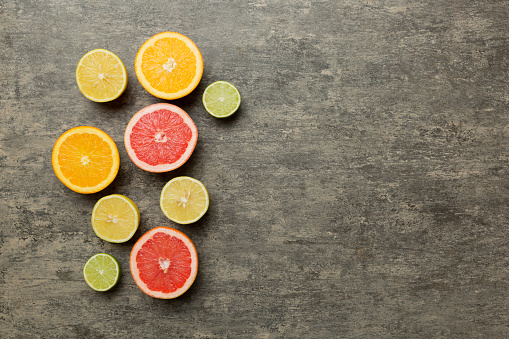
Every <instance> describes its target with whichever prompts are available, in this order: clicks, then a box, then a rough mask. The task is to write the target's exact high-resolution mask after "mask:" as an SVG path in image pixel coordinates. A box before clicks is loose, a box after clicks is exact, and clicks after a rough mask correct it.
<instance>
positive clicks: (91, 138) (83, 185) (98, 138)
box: [51, 126, 120, 193]
mask: <svg viewBox="0 0 509 339" xmlns="http://www.w3.org/2000/svg"><path fill="white" fill-rule="evenodd" d="M51 162H52V165H53V170H54V171H55V174H56V176H57V177H58V179H60V181H62V183H63V184H64V185H66V186H67V187H69V188H70V189H71V190H73V191H75V192H78V193H95V192H98V191H100V190H102V189H104V188H105V187H106V186H108V185H109V184H110V183H111V182H112V181H113V179H115V177H116V175H117V173H118V168H119V165H120V161H119V155H118V149H117V146H116V145H115V142H114V141H113V139H111V138H110V137H109V136H108V134H106V133H105V132H103V131H101V130H100V129H98V128H95V127H91V126H80V127H75V128H72V129H70V130H68V131H67V132H65V133H64V134H62V135H61V136H60V138H58V140H57V142H56V143H55V146H54V147H53V154H52V158H51Z"/></svg>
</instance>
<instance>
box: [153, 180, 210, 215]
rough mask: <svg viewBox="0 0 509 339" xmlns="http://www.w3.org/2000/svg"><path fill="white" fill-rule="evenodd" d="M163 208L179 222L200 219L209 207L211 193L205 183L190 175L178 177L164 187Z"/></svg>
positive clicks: (164, 211)
mask: <svg viewBox="0 0 509 339" xmlns="http://www.w3.org/2000/svg"><path fill="white" fill-rule="evenodd" d="M160 205H161V209H162V210H163V213H164V215H166V216H167V217H168V218H169V219H170V220H172V221H174V222H176V223H179V224H190V223H193V222H196V221H198V220H199V219H200V218H201V217H202V216H203V215H204V214H205V212H207V209H208V208H209V194H208V192H207V189H206V188H205V185H203V184H202V183H201V182H200V181H198V180H196V179H193V178H190V177H177V178H173V179H172V180H170V181H169V182H168V183H167V184H166V185H165V186H164V188H163V190H162V192H161V199H160Z"/></svg>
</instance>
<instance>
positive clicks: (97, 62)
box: [76, 49, 127, 102]
mask: <svg viewBox="0 0 509 339" xmlns="http://www.w3.org/2000/svg"><path fill="white" fill-rule="evenodd" d="M76 82H77V83H78V88H79V89H80V91H81V93H82V94H83V95H84V96H85V97H86V98H87V99H90V100H92V101H96V102H107V101H112V100H115V99H116V98H118V97H119V96H120V95H121V94H122V93H123V92H124V91H125V89H126V87H127V71H126V69H125V66H124V63H123V62H122V60H120V58H119V57H118V56H116V55H115V54H114V53H112V52H110V51H107V50H105V49H94V50H92V51H90V52H88V53H87V54H85V55H84V56H83V57H82V58H81V60H80V61H79V62H78V66H77V67H76Z"/></svg>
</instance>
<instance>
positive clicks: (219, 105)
mask: <svg viewBox="0 0 509 339" xmlns="http://www.w3.org/2000/svg"><path fill="white" fill-rule="evenodd" d="M202 101H203V106H205V109H206V110H207V112H209V113H210V114H211V115H212V116H214V117H216V118H226V117H229V116H230V115H232V114H233V113H235V112H236V111H237V109H238V108H239V106H240V93H239V91H238V90H237V88H235V86H233V85H232V84H230V83H229V82H226V81H216V82H214V83H213V84H210V85H209V86H207V88H206V89H205V92H203V98H202Z"/></svg>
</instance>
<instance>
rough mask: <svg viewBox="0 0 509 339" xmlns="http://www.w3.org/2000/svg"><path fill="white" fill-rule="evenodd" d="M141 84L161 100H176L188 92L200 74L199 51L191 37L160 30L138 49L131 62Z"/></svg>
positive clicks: (201, 68) (200, 60)
mask: <svg viewBox="0 0 509 339" xmlns="http://www.w3.org/2000/svg"><path fill="white" fill-rule="evenodd" d="M134 69H135V71H136V76H137V77H138V80H139V81H140V83H141V85H142V86H143V87H144V88H145V89H146V90H147V91H148V92H149V93H150V94H152V95H154V96H156V97H158V98H161V99H167V100H172V99H178V98H181V97H183V96H185V95H187V94H189V93H191V92H192V91H193V90H194V89H195V88H196V86H198V83H199V82H200V79H201V77H202V74H203V59H202V56H201V53H200V51H199V49H198V47H196V45H195V44H194V42H193V41H191V39H189V38H188V37H186V36H184V35H182V34H180V33H175V32H163V33H159V34H156V35H154V36H153V37H151V38H150V39H148V40H147V41H146V42H145V43H144V44H143V45H142V46H141V47H140V49H139V50H138V53H137V54H136V60H135V64H134Z"/></svg>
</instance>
